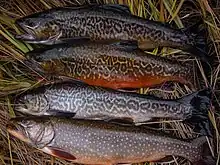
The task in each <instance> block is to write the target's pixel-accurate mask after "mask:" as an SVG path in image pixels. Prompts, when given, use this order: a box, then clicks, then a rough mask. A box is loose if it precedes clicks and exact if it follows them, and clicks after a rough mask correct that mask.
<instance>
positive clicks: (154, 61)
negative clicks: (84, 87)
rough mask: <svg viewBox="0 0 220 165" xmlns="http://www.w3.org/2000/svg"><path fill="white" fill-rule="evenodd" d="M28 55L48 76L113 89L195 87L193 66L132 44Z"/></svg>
mask: <svg viewBox="0 0 220 165" xmlns="http://www.w3.org/2000/svg"><path fill="white" fill-rule="evenodd" d="M27 56H28V57H29V59H32V60H34V61H37V62H38V63H35V64H36V65H38V64H40V65H39V67H38V68H40V70H41V71H42V72H44V73H46V74H51V75H57V76H65V77H68V78H73V79H77V80H81V81H83V82H85V83H87V84H90V85H96V86H101V87H108V88H112V89H126V88H142V87H152V86H156V85H161V84H163V83H165V82H168V81H175V82H179V83H182V84H187V85H189V86H191V87H192V86H193V85H192V84H193V71H192V67H191V66H189V65H183V64H180V62H177V61H174V60H170V59H167V58H165V57H159V56H155V55H151V54H147V53H145V52H144V51H142V50H140V49H139V48H137V46H136V45H135V44H133V43H132V44H130V45H129V43H128V44H121V43H119V44H102V43H91V42H83V44H81V43H80V44H74V45H69V44H62V45H56V46H51V48H47V49H42V50H36V51H33V52H30V53H28V54H27ZM33 65H34V64H33Z"/></svg>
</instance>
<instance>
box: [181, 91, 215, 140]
mask: <svg viewBox="0 0 220 165" xmlns="http://www.w3.org/2000/svg"><path fill="white" fill-rule="evenodd" d="M211 94H212V92H211V89H210V88H206V89H203V90H200V91H197V92H194V93H192V94H189V95H188V96H185V97H183V98H181V102H182V103H184V104H189V105H191V106H192V108H193V110H192V116H191V118H189V119H187V120H185V122H186V123H187V124H190V125H192V126H193V127H194V130H195V131H196V132H198V133H199V134H201V135H205V136H212V133H211V132H212V131H211V123H210V121H209V117H208V111H209V110H210V107H211Z"/></svg>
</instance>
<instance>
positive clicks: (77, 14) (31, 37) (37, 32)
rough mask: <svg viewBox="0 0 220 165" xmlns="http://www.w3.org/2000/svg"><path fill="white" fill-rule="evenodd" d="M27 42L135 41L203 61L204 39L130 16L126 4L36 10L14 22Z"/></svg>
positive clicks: (204, 55) (147, 47)
mask: <svg viewBox="0 0 220 165" xmlns="http://www.w3.org/2000/svg"><path fill="white" fill-rule="evenodd" d="M15 23H16V24H17V25H18V26H20V27H21V28H22V29H23V31H24V34H22V35H17V36H16V38H17V39H22V40H23V41H26V42H28V43H38V44H39V43H40V44H47V45H51V44H56V43H66V42H69V41H70V40H73V39H78V38H85V39H91V40H102V41H103V40H105V41H118V40H127V41H137V42H138V43H139V47H140V48H142V49H151V48H155V47H158V46H161V47H163V46H165V47H172V48H178V49H182V50H184V51H188V52H190V53H191V54H192V55H194V56H197V57H200V58H201V59H203V60H206V59H207V58H206V51H205V50H204V48H205V47H206V44H205V40H204V38H203V37H201V33H200V34H199V35H197V34H194V33H191V32H188V31H187V30H183V29H174V28H171V27H170V26H169V25H166V24H163V23H161V22H156V21H152V20H147V19H144V18H141V17H138V16H135V15H132V14H131V12H130V10H129V8H128V7H127V6H125V5H117V4H104V5H87V6H79V7H59V8H54V9H49V10H45V11H43V12H39V13H35V14H32V15H29V16H26V17H23V18H20V19H17V20H16V22H15Z"/></svg>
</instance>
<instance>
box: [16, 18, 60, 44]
mask: <svg viewBox="0 0 220 165" xmlns="http://www.w3.org/2000/svg"><path fill="white" fill-rule="evenodd" d="M15 24H16V25H18V26H19V27H20V28H21V29H22V30H23V34H21V35H16V36H15V38H16V39H21V40H23V41H25V42H27V43H38V44H51V43H53V42H55V41H56V40H57V39H59V38H60V37H61V36H62V31H61V29H60V27H59V26H58V25H56V24H55V19H54V18H53V17H52V16H47V15H42V14H41V15H32V16H28V17H24V18H20V19H17V20H16V21H15Z"/></svg>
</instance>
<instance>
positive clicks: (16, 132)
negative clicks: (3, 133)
mask: <svg viewBox="0 0 220 165" xmlns="http://www.w3.org/2000/svg"><path fill="white" fill-rule="evenodd" d="M6 129H7V131H8V133H9V134H11V135H12V136H14V137H15V138H18V139H19V140H21V141H23V142H26V143H31V141H30V140H29V139H28V138H27V136H26V135H25V134H24V132H23V131H22V130H21V127H19V126H18V124H16V123H14V122H13V121H9V123H8V124H7V125H6Z"/></svg>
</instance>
